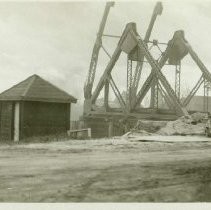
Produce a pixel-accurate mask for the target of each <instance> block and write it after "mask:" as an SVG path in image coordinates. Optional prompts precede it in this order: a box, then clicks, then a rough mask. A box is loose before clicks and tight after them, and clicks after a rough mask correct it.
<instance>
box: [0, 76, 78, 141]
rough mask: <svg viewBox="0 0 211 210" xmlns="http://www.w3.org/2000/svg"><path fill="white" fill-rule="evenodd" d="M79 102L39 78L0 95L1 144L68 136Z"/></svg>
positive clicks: (35, 77) (30, 78)
mask: <svg viewBox="0 0 211 210" xmlns="http://www.w3.org/2000/svg"><path fill="white" fill-rule="evenodd" d="M76 102H77V99H76V98H74V97H73V96H71V95H69V94H68V93H66V92H64V91H63V90H61V89H59V88H57V87H56V86H54V85H53V84H51V83H49V82H48V81H46V80H44V79H43V78H41V77H40V76H38V75H32V76H30V77H29V78H27V79H26V80H24V81H22V82H20V83H19V84H17V85H15V86H13V87H12V88H10V89H8V90H6V91H4V92H3V93H1V94H0V140H1V141H19V140H20V139H24V138H27V137H32V136H41V135H49V134H55V133H62V132H66V131H67V130H68V129H69V128H70V113H71V103H76Z"/></svg>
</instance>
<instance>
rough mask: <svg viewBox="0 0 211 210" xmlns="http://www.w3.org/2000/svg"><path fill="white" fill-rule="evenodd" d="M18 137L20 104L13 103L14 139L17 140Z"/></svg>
mask: <svg viewBox="0 0 211 210" xmlns="http://www.w3.org/2000/svg"><path fill="white" fill-rule="evenodd" d="M19 137H20V104H19V102H16V103H15V109H14V141H15V142H18V141H19Z"/></svg>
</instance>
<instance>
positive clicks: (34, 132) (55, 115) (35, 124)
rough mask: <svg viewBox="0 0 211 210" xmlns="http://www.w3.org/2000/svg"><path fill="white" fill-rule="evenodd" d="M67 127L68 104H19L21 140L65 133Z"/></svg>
mask: <svg viewBox="0 0 211 210" xmlns="http://www.w3.org/2000/svg"><path fill="white" fill-rule="evenodd" d="M69 126H70V104H69V103H47V102H31V101H29V102H28V101H25V102H22V103H21V139H22V138H27V137H31V136H41V135H49V134H56V133H62V132H66V131H67V130H68V129H69Z"/></svg>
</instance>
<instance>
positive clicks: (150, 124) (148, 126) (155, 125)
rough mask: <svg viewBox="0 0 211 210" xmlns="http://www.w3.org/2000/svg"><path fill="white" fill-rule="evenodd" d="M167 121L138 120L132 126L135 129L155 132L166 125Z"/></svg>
mask: <svg viewBox="0 0 211 210" xmlns="http://www.w3.org/2000/svg"><path fill="white" fill-rule="evenodd" d="M167 122H168V121H153V120H138V122H137V123H136V126H135V128H134V130H135V131H139V132H141V131H142V132H143V131H144V132H148V133H155V132H157V131H158V130H160V129H161V128H162V127H164V126H166V124H167Z"/></svg>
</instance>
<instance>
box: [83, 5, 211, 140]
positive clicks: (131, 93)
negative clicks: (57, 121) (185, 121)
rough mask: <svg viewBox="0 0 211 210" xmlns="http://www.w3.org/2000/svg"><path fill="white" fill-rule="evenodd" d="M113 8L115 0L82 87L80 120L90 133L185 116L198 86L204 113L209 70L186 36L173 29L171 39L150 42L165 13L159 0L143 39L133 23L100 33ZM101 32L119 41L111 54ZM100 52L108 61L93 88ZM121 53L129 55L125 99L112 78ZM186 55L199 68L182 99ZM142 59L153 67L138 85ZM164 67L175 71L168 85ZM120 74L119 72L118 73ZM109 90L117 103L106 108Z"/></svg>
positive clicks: (109, 132) (210, 78) (106, 133)
mask: <svg viewBox="0 0 211 210" xmlns="http://www.w3.org/2000/svg"><path fill="white" fill-rule="evenodd" d="M113 6H114V2H107V3H106V7H105V10H104V14H103V18H102V20H101V23H100V27H99V31H98V33H97V38H96V42H95V44H94V48H93V51H92V57H91V62H90V67H89V71H88V75H87V79H86V82H85V85H84V98H85V100H84V113H83V120H84V122H85V123H86V124H87V126H88V127H91V128H92V133H93V136H94V137H99V136H111V135H118V134H121V133H124V132H126V131H127V129H129V127H130V126H132V125H134V123H135V122H136V121H137V120H139V119H148V120H149V119H150V120H175V119H177V118H178V117H180V116H188V115H189V114H190V112H189V111H188V110H187V106H188V104H189V103H190V101H191V99H192V98H193V97H194V95H195V94H196V92H197V91H198V90H199V88H200V87H201V86H202V85H203V88H204V107H205V109H204V111H205V112H206V111H207V110H206V107H207V105H206V101H208V100H206V97H208V94H209V90H210V87H211V85H210V84H211V73H210V71H209V70H208V69H207V68H206V66H205V65H204V64H203V62H202V61H201V60H200V58H199V56H198V55H197V53H196V52H195V51H194V50H193V48H192V47H191V45H190V43H189V42H188V41H187V40H186V39H185V34H184V31H182V30H178V31H175V32H174V35H173V37H172V38H171V40H169V41H167V42H166V43H160V42H159V41H158V40H155V39H152V40H151V32H152V30H153V26H154V24H155V21H156V19H157V18H158V16H160V15H161V14H162V11H163V5H162V3H161V2H157V3H156V5H155V8H154V10H153V13H152V17H151V20H150V23H149V25H148V28H147V31H146V33H145V36H144V37H141V36H140V34H139V33H138V31H137V29H136V24H135V23H133V22H130V23H127V24H126V26H125V29H124V31H123V33H122V35H121V36H116V35H109V34H104V28H105V25H106V21H107V18H108V14H109V11H110V9H111V7H113ZM104 36H106V37H110V38H115V39H119V40H118V44H117V46H116V49H115V50H114V52H113V54H112V55H110V54H109V53H108V51H107V50H106V49H105V47H104V45H103V41H102V38H103V37H104ZM161 45H162V46H163V45H166V48H165V50H161V47H160V46H161ZM153 48H157V49H158V51H159V52H160V54H159V56H158V57H156V58H155V57H153V55H152V52H151V50H152V49H153ZM100 50H103V51H104V52H105V54H106V55H107V56H108V58H109V62H108V63H107V65H106V68H105V69H104V72H102V74H101V77H100V79H99V81H97V83H96V86H95V87H94V86H93V84H94V80H95V74H96V70H97V62H98V56H99V52H100ZM121 54H126V57H127V66H126V68H125V74H126V78H127V82H126V84H125V93H126V95H125V97H123V94H122V93H121V91H120V89H119V88H118V85H117V83H116V81H115V79H114V78H113V76H112V70H113V69H114V67H115V65H116V63H117V61H118V59H119V57H120V55H121ZM188 54H189V55H190V57H191V58H192V60H193V61H194V62H195V64H196V66H197V67H198V69H199V70H200V72H201V76H200V77H199V78H198V81H197V82H196V84H195V85H194V87H193V89H192V90H190V92H189V93H188V95H187V96H186V97H185V98H183V97H181V93H180V92H181V69H182V65H181V61H182V60H183V59H184V57H186V56H187V55H188ZM144 63H147V64H148V65H149V66H150V68H151V71H150V74H149V75H148V77H147V78H146V79H145V81H144V82H143V83H142V84H141V85H140V79H141V77H142V75H143V74H144ZM166 65H169V66H173V67H174V69H175V72H174V75H175V81H174V87H172V85H171V84H170V82H169V80H168V78H167V77H166V76H165V75H164V73H163V71H162V69H163V68H164V66H166ZM123 73H124V72H123V71H122V70H121V72H120V73H119V74H123ZM101 92H103V102H102V103H101V104H100V105H99V104H98V103H97V100H98V97H99V95H100V94H101ZM111 92H113V94H114V95H115V97H116V99H117V101H118V104H119V107H112V106H110V104H109V94H110V93H111ZM147 93H150V99H149V100H150V105H149V107H147V108H146V107H143V106H142V105H141V104H142V102H143V99H144V97H145V96H146V94H147ZM159 100H162V101H163V102H164V103H165V106H159Z"/></svg>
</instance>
